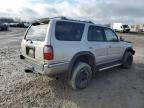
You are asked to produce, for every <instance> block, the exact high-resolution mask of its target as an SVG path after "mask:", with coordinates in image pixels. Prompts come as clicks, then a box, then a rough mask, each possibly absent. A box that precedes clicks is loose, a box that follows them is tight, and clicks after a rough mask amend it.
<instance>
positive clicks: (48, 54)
mask: <svg viewBox="0 0 144 108" xmlns="http://www.w3.org/2000/svg"><path fill="white" fill-rule="evenodd" d="M43 56H44V60H53V58H54V53H53V47H52V46H51V45H45V46H44V52H43Z"/></svg>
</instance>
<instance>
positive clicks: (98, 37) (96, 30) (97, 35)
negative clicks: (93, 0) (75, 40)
mask: <svg viewBox="0 0 144 108" xmlns="http://www.w3.org/2000/svg"><path fill="white" fill-rule="evenodd" d="M88 41H104V36H103V31H102V28H101V27H98V26H90V27H89V30H88Z"/></svg>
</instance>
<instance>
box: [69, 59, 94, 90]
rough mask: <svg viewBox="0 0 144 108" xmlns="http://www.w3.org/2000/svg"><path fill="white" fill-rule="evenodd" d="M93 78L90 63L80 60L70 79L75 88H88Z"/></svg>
mask: <svg viewBox="0 0 144 108" xmlns="http://www.w3.org/2000/svg"><path fill="white" fill-rule="evenodd" d="M91 79H92V70H91V67H90V65H89V64H87V63H84V62H78V63H77V64H76V65H75V67H74V69H73V74H72V77H71V80H70V85H71V87H72V88H73V89H74V90H80V89H84V88H86V87H87V86H88V85H89V83H90V81H91Z"/></svg>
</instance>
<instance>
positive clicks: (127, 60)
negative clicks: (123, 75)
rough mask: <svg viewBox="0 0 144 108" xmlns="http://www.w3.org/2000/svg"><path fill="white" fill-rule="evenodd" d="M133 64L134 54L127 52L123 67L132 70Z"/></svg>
mask: <svg viewBox="0 0 144 108" xmlns="http://www.w3.org/2000/svg"><path fill="white" fill-rule="evenodd" d="M132 63H133V54H132V53H131V52H126V53H125V54H124V57H123V60H122V67H123V68H130V67H131V65H132Z"/></svg>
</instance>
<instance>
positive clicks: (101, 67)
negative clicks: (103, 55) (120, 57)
mask: <svg viewBox="0 0 144 108" xmlns="http://www.w3.org/2000/svg"><path fill="white" fill-rule="evenodd" d="M120 65H122V63H121V62H120V61H115V62H111V63H106V64H101V65H97V66H96V68H97V70H98V71H103V70H106V69H110V68H113V67H117V66H120Z"/></svg>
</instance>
